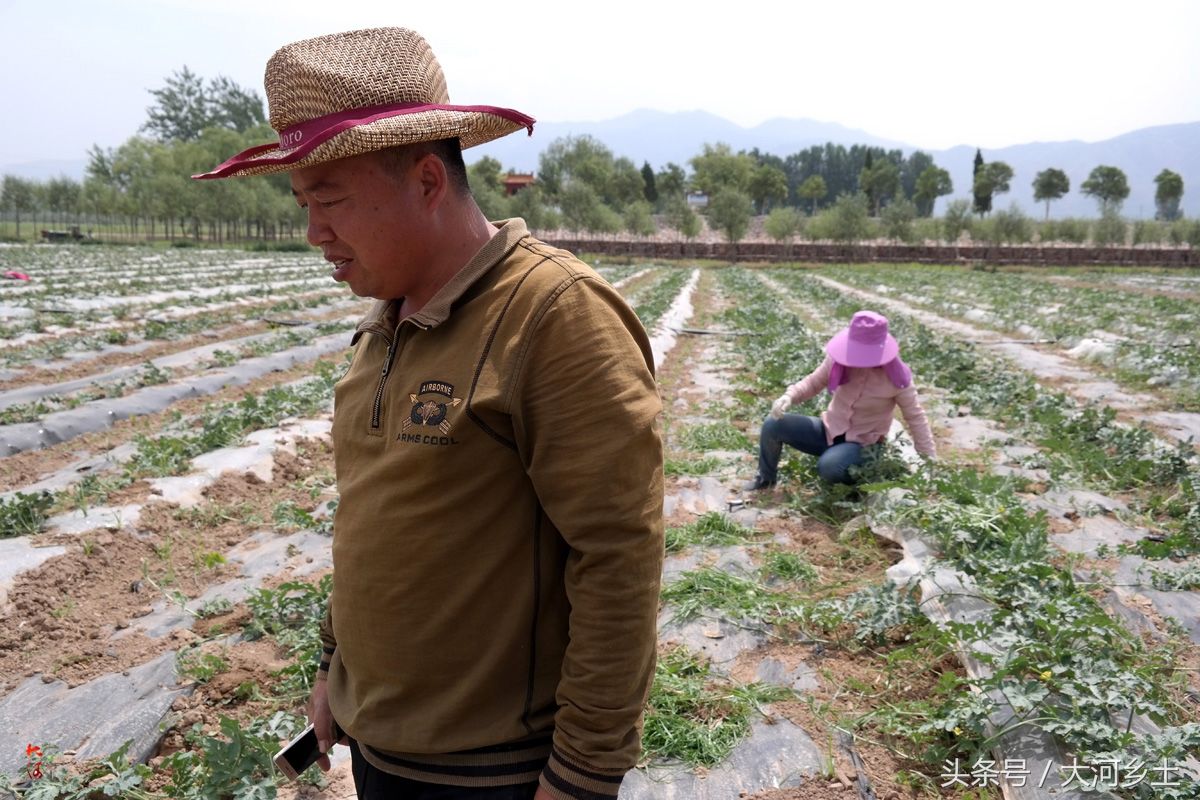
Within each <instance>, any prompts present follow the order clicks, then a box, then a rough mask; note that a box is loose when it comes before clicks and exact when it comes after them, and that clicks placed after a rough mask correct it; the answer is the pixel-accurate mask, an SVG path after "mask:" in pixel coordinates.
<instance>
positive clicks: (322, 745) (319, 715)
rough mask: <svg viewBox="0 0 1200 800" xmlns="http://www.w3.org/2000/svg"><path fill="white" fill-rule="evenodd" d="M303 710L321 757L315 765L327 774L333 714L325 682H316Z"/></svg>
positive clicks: (332, 743)
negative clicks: (310, 724)
mask: <svg viewBox="0 0 1200 800" xmlns="http://www.w3.org/2000/svg"><path fill="white" fill-rule="evenodd" d="M304 710H305V713H306V714H308V721H309V722H311V723H312V724H313V730H314V731H315V732H316V734H317V749H318V750H320V751H321V757H320V758H318V759H317V764H318V765H319V766H320V767H321V771H322V772H329V755H328V753H329V748H331V747H333V745H334V741H333V713H332V712H331V711H330V710H329V687H328V685H327V684H326V682H325V681H323V680H321V681H316V682H315V683H314V684H313V690H312V694H311V695H310V696H309V698H308V706H307V707H306V708H305V709H304ZM344 738H345V737H343V739H344Z"/></svg>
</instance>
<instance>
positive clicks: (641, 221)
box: [621, 200, 656, 236]
mask: <svg viewBox="0 0 1200 800" xmlns="http://www.w3.org/2000/svg"><path fill="white" fill-rule="evenodd" d="M652 211H653V209H652V208H651V207H650V203H649V202H647V201H646V200H635V201H634V202H632V203H630V204H629V205H627V206H625V212H624V213H623V214H622V215H621V216H622V222H623V224H624V226H625V230H627V231H629V232H630V233H632V234H633V235H634V236H650V235H651V234H653V233H654V231H655V230H656V229H655V227H654V217H653V216H652V215H651V212H652Z"/></svg>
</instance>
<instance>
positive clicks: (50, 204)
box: [0, 66, 1190, 242]
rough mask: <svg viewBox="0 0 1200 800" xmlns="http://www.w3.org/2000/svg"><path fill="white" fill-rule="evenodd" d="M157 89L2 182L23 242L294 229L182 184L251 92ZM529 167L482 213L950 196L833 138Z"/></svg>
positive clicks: (726, 228)
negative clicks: (113, 143)
mask: <svg viewBox="0 0 1200 800" xmlns="http://www.w3.org/2000/svg"><path fill="white" fill-rule="evenodd" d="M151 95H152V96H153V98H154V102H153V103H152V104H151V105H150V107H149V108H148V109H147V119H146V122H145V123H144V124H143V126H142V128H141V129H140V131H139V135H135V136H133V137H131V138H130V139H128V140H127V141H126V142H124V143H123V144H122V145H120V146H119V147H117V148H109V149H104V148H100V147H93V148H92V149H91V150H90V151H89V153H88V157H89V161H88V165H87V168H86V172H85V177H84V179H83V181H82V182H80V181H75V180H73V179H71V178H66V177H60V178H54V179H50V180H48V181H44V182H38V181H33V180H27V179H23V178H18V177H16V176H13V175H5V176H3V183H2V185H0V211H3V212H5V213H6V215H7V216H8V218H9V219H11V220H14V221H15V222H16V233H17V236H18V238H19V237H20V235H21V234H20V226H21V223H22V221H23V220H29V221H31V222H35V223H36V221H37V220H38V219H41V220H43V221H44V222H46V223H47V224H51V225H58V226H62V225H64V224H78V223H79V222H80V221H84V222H89V221H90V223H94V224H95V225H97V226H102V227H103V228H104V229H105V230H106V231H108V232H112V231H114V230H117V231H120V232H121V233H123V234H124V235H126V236H129V237H134V238H136V237H142V236H149V237H151V238H154V237H158V236H162V237H165V238H171V239H180V238H191V239H197V240H198V239H201V238H203V239H208V240H210V241H218V242H220V241H224V240H227V239H230V240H244V239H275V238H280V237H282V238H291V237H296V236H299V235H300V234H301V232H302V231H303V225H304V218H303V214H302V213H301V212H300V210H299V209H298V208H297V206H296V204H295V203H294V201H293V200H292V197H291V190H290V185H289V183H288V179H287V176H286V175H273V176H264V177H261V178H258V179H256V180H252V181H203V182H200V181H193V180H191V179H190V176H191V175H192V174H194V173H197V172H203V171H205V170H208V169H210V168H211V167H212V166H214V165H215V164H217V163H219V162H220V161H221V160H223V159H224V158H226V157H227V156H228V155H229V154H230V153H233V152H237V151H239V150H242V149H244V148H246V147H250V146H252V145H255V144H258V143H261V142H262V141H267V140H269V139H271V138H273V137H274V131H272V130H271V128H270V127H269V126H268V125H267V122H266V118H265V115H264V112H263V102H262V98H261V97H260V96H259V95H258V93H257V92H255V91H253V90H247V89H244V88H242V87H240V86H238V85H237V84H236V83H234V82H233V81H231V80H229V79H228V78H224V77H217V78H215V79H213V80H210V81H205V80H204V79H203V78H201V77H199V76H197V75H195V74H194V73H192V72H191V71H190V70H189V69H188V68H187V67H186V66H185V67H183V68H182V69H181V70H180V71H177V72H175V73H174V74H172V75H171V76H170V77H168V78H167V79H166V82H165V85H164V86H163V87H161V88H159V89H154V90H151ZM538 167H539V169H538V173H537V179H536V181H535V183H534V184H532V185H531V186H530V187H528V188H525V189H522V190H521V191H519V192H517V193H516V194H515V195H514V196H511V197H510V196H507V194H506V193H505V189H504V177H505V174H506V170H505V169H504V166H503V165H502V164H501V163H500V162H499V161H497V160H496V159H494V158H491V157H484V158H482V159H480V160H478V161H477V162H475V163H473V164H471V165H470V167H469V168H468V172H469V177H470V182H471V186H472V190H473V192H474V194H475V195H476V198H477V199H478V201H479V203H480V206H481V207H482V208H483V210H484V212H485V213H486V214H487V215H488V216H489V217H490V218H492V219H500V218H504V217H509V216H521V217H524V218H525V219H526V221H527V222H528V223H529V224H530V226H531V227H533V228H535V229H539V230H546V229H555V228H566V229H568V230H572V231H576V232H583V233H589V234H600V235H606V234H611V235H616V234H618V233H622V232H627V233H630V234H632V235H635V236H643V235H650V234H652V233H654V232H655V231H656V230H657V227H658V225H659V222H660V221H661V222H663V223H665V224H666V225H667V226H668V227H670V228H671V229H673V230H675V231H677V232H679V234H680V236H682V237H684V238H688V239H691V238H694V237H696V236H697V235H699V233H700V231H701V229H702V225H701V220H700V217H699V216H698V214H700V213H702V214H704V216H705V218H706V221H707V223H708V225H709V227H711V228H713V229H716V230H718V231H720V232H721V233H722V234H723V235H724V236H725V237H726V239H727V240H728V241H731V242H736V241H739V240H740V239H742V238H743V237H744V236H745V235H746V233H747V231H748V229H749V226H750V224H751V220H752V218H753V217H755V216H760V217H762V216H765V221H764V227H765V230H766V232H767V233H768V235H770V236H772V237H773V238H776V239H778V240H785V239H790V238H792V237H794V236H796V235H797V234H799V233H800V231H801V229H802V228H805V226H806V225H808V224H810V223H808V222H806V220H812V227H813V228H815V229H819V228H821V227H822V225H823V226H824V227H827V228H831V229H833V230H834V233H835V234H836V236H835V237H833V238H839V237H841V238H844V237H845V236H847V235H850V234H854V235H857V232H859V231H863V232H865V233H864V235H867V234H868V233H869V223H868V222H867V220H874V221H875V222H874V224H875V225H876V227H878V228H880V229H881V230H882V231H883V232H884V233H885V234H886V235H889V236H893V237H894V238H904V236H905V233H906V231H911V230H912V229H913V224H914V222H915V221H916V220H920V219H928V218H931V217H932V216H933V211H934V206H935V203H936V201H937V199H938V198H939V197H943V196H945V195H948V194H951V193H952V192H953V191H954V186H953V183H952V181H951V178H950V174H949V172H948V171H947V170H945V169H943V168H942V167H940V166H938V165H937V164H935V163H934V160H933V158H932V156H930V155H929V154H927V153H924V152H922V151H919V150H918V151H915V152H913V153H911V154H909V155H907V156H906V155H905V154H904V153H903V152H902V151H901V150H898V149H892V150H888V149H885V148H880V147H870V146H865V145H852V146H850V147H846V146H844V145H841V144H834V143H832V142H831V143H826V144H824V145H814V146H812V147H809V148H806V149H804V150H801V151H799V152H797V153H793V154H791V155H789V156H786V157H780V156H778V155H775V154H772V153H765V152H761V151H759V150H758V149H752V150H749V151H739V152H736V153H735V152H733V150H732V149H731V148H730V146H729V145H727V144H723V143H714V144H705V145H704V146H703V148H702V150H701V152H700V153H699V154H697V155H695V156H693V157H692V158H691V159H689V160H688V162H687V165H686V166H684V165H679V164H675V163H668V164H666V165H665V166H663V167H662V168H660V169H658V170H655V169H653V168H652V167H651V165H650V164H649V163H648V162H644V163H643V164H642V166H641V167H640V168H639V167H637V166H636V164H635V163H634V162H633V161H632V160H631V159H629V158H627V157H623V156H621V157H618V156H615V155H614V154H613V153H612V152H611V151H610V150H609V149H608V148H607V147H606V146H604V145H603V144H602V143H601V142H599V141H597V140H596V139H594V138H592V137H590V136H579V137H566V138H562V139H557V140H555V141H553V142H551V143H550V145H549V146H548V147H547V148H546V149H545V150H544V151H543V152H542V154H541V155H540V157H539V164H538ZM1012 177H1013V170H1012V168H1011V167H1010V166H1009V165H1008V164H1005V163H1004V162H1002V161H992V162H985V161H984V159H983V156H982V153H981V152H979V151H976V155H975V161H974V171H973V184H972V186H971V192H972V200H971V201H954V202H952V203H950V204H948V205H947V208H946V209H945V211H944V214H943V222H944V223H945V225H944V226H943V227H948V228H950V229H951V230H955V229H956V230H959V231H960V232H961V231H962V230H969V229H970V227H971V225H970V220H969V217H970V215H971V214H974V215H975V217H977V218H978V219H979V220H983V219H984V218H985V217H989V216H990V215H991V214H992V205H993V202H994V200H995V198H996V197H997V196H999V195H1002V194H1004V193H1006V192H1008V191H1009V189H1010V184H1011V181H1012ZM1155 184H1156V192H1155V204H1156V212H1157V213H1156V218H1157V219H1158V220H1162V221H1167V222H1169V221H1172V220H1176V219H1178V218H1179V217H1180V203H1181V199H1182V197H1183V189H1184V186H1183V179H1182V177H1181V176H1180V175H1178V174H1176V173H1174V172H1172V171H1170V170H1167V169H1164V170H1163V171H1162V172H1161V173H1159V175H1158V177H1157V178H1155ZM1033 188H1034V197H1035V199H1036V200H1037V201H1039V202H1045V203H1046V219H1047V221H1048V220H1049V209H1050V203H1052V202H1053V201H1055V200H1058V199H1060V198H1062V197H1063V196H1064V195H1065V194H1067V193H1068V192H1069V191H1070V188H1071V187H1070V181H1069V180H1068V178H1067V176H1066V174H1065V173H1064V172H1063V171H1062V170H1061V169H1057V168H1048V169H1046V170H1043V171H1041V172H1039V173H1037V176H1036V177H1035V178H1034V181H1033ZM1080 191H1081V192H1082V193H1083V194H1085V195H1088V196H1090V197H1093V198H1095V199H1096V201H1097V203H1098V204H1099V210H1100V216H1101V220H1104V219H1110V220H1111V219H1112V218H1113V217H1115V216H1116V215H1119V211H1120V207H1121V203H1122V202H1123V201H1124V200H1125V198H1127V197H1128V196H1129V186H1128V182H1127V179H1126V176H1125V174H1124V172H1122V171H1121V170H1120V169H1119V168H1118V167H1114V166H1109V165H1100V166H1097V167H1096V168H1095V169H1094V170H1092V172H1091V174H1090V175H1089V176H1088V178H1087V180H1085V181H1083V183H1082V185H1081V186H1080ZM964 204H966V207H965V208H964ZM698 209H699V211H698ZM1014 211H1015V209H1010V210H1009V212H1006V213H1010V214H1011V213H1012V212H1014ZM998 213H999V212H998ZM1016 213H1017V214H1019V211H1016ZM964 215H965V217H966V218H967V219H966V221H964ZM818 216H819V217H820V221H819V224H818V220H817V218H818ZM1001 223H1003V219H1001ZM997 224H998V223H996V222H993V223H992V227H993V228H994V227H996V226H997ZM1114 224H1115V223H1114ZM1189 238H1190V237H1189Z"/></svg>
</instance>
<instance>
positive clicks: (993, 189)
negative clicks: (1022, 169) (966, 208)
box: [972, 161, 1013, 213]
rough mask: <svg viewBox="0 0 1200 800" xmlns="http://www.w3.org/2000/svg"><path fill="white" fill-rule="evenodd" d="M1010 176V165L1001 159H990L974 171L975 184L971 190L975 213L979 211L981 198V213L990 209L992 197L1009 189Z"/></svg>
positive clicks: (1011, 172)
mask: <svg viewBox="0 0 1200 800" xmlns="http://www.w3.org/2000/svg"><path fill="white" fill-rule="evenodd" d="M1012 176H1013V171H1012V167H1010V166H1009V165H1008V164H1005V163H1004V162H1003V161H990V162H988V163H987V164H984V165H983V166H982V167H981V168H980V170H979V171H978V172H977V173H975V185H974V186H973V187H972V190H973V192H974V194H975V211H976V213H979V209H980V205H981V204H980V200H981V199H983V201H984V202H983V203H982V207H983V208H984V209H985V211H984V212H983V213H987V212H989V211H991V210H992V198H993V197H995V196H996V195H998V194H1004V193H1005V192H1007V191H1008V190H1009V183H1010V182H1011V181H1012Z"/></svg>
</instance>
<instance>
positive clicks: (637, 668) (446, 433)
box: [197, 28, 663, 799]
mask: <svg viewBox="0 0 1200 800" xmlns="http://www.w3.org/2000/svg"><path fill="white" fill-rule="evenodd" d="M266 91H267V99H268V103H269V106H270V118H271V125H272V127H273V128H275V130H276V131H278V133H279V141H278V142H277V143H273V144H269V145H264V146H261V147H256V148H252V149H250V150H247V151H245V152H243V153H241V154H239V155H237V156H234V157H233V158H231V159H229V160H228V161H226V162H225V163H223V164H221V165H220V166H219V167H217V168H216V169H215V170H213V171H212V172H209V173H206V174H204V175H200V176H197V177H199V178H222V177H228V176H235V175H259V174H266V173H273V172H284V171H286V172H289V173H290V175H291V182H292V190H293V193H294V194H295V196H296V199H297V201H298V202H299V204H300V205H301V206H302V207H303V208H306V209H307V211H308V238H309V241H310V242H312V244H314V245H316V246H319V247H320V248H321V249H322V251H323V252H324V255H325V258H326V259H327V260H328V261H330V262H331V263H332V264H333V278H334V280H336V281H341V282H344V283H346V284H348V285H349V287H350V288H351V290H352V291H354V293H355V294H358V295H361V296H366V297H372V298H375V299H376V300H377V301H378V302H377V303H376V304H375V306H374V308H373V310H372V311H371V312H370V313H369V314H368V315H367V317H366V319H364V320H363V321H362V323H361V324H360V325H359V326H358V329H357V331H356V332H355V334H354V338H353V344H354V348H355V349H354V358H353V361H352V363H351V365H350V368H349V370H348V372H347V373H346V375H345V377H344V378H342V380H341V381H340V382H339V383H338V386H337V389H336V399H335V408H336V412H335V415H334V422H333V443H334V460H335V464H336V469H337V480H338V488H339V492H340V503H339V505H338V508H337V513H336V516H335V518H334V530H335V534H334V540H333V563H334V589H333V595H332V597H331V601H330V611H329V613H328V615H327V616H326V619H325V622H324V625H323V627H322V640H323V643H324V655H323V657H322V659H321V663H320V666H319V669H318V672H317V682H316V685H315V689H314V691H313V694H312V698H311V700H310V704H309V715H310V718H311V719H312V720H313V722H314V723H315V725H316V729H317V732H318V738H319V740H320V746H321V749H322V752H326V751H327V750H328V748H329V746H330V745H331V744H332V741H333V737H334V732H333V731H334V728H333V724H334V721H335V720H336V723H337V725H338V726H339V727H340V728H341V730H343V731H345V733H346V734H347V739H346V740H345V741H346V742H347V743H348V744H349V745H350V747H351V755H352V767H353V772H354V778H355V783H356V785H357V787H358V794H359V797H362V798H384V797H386V798H426V797H429V798H432V797H437V798H466V797H470V798H476V797H478V798H497V799H498V798H502V797H503V798H510V797H513V798H516V797H523V798H528V797H537V798H602V797H616V795H617V791H618V788H619V787H620V784H621V779H622V776H623V775H624V774H625V772H627V771H628V770H629V769H630V768H631V767H632V766H633V765H634V764H635V763H636V760H637V757H638V752H639V728H640V724H641V710H642V706H643V704H644V702H645V697H646V694H647V691H648V687H649V684H650V681H651V678H652V676H653V671H654V655H655V644H656V633H655V615H656V612H657V607H658V592H659V580H660V573H661V568H662V551H663V529H662V443H661V438H660V434H659V429H658V416H659V413H660V411H661V406H660V402H659V397H658V392H657V387H656V384H655V380H654V374H653V361H652V357H651V351H650V345H649V342H648V340H647V337H646V334H645V331H644V330H643V329H642V327H641V325H640V323H639V321H638V319H637V317H636V315H634V313H633V312H632V311H631V310H630V308H629V306H628V305H627V304H626V303H625V302H624V300H623V299H622V298H621V297H620V295H618V294H617V292H616V291H615V290H613V289H612V287H610V286H609V285H608V284H607V283H606V282H605V281H604V280H602V279H601V278H600V277H599V276H598V275H597V274H596V273H595V272H594V271H593V270H591V269H590V268H589V267H588V266H586V265H585V264H583V263H582V262H580V261H579V260H577V259H575V258H574V257H573V256H571V255H570V254H569V253H566V252H563V251H562V250H557V249H555V248H552V247H549V246H547V245H545V244H543V243H542V242H539V241H538V240H536V239H534V238H533V237H532V236H531V235H530V234H529V231H528V230H527V229H526V227H525V224H524V222H523V221H521V220H519V219H513V220H508V221H504V222H499V223H494V224H493V223H491V222H489V221H488V220H487V219H486V218H485V217H484V216H483V214H482V212H481V211H480V210H479V207H478V206H477V205H476V203H475V201H474V200H473V198H472V197H471V194H470V190H469V189H468V187H467V181H466V170H465V167H464V165H463V159H462V153H461V148H463V147H470V146H472V145H476V144H480V143H483V142H487V141H490V140H492V139H495V138H498V137H500V136H504V135H506V134H508V133H512V132H514V131H517V130H520V129H522V128H525V129H529V130H531V131H532V127H533V120H532V119H531V118H530V117H527V116H525V115H524V114H521V113H519V112H516V111H513V110H510V109H504V108H494V107H490V106H458V105H451V104H450V102H449V98H448V96H447V91H446V84H445V80H444V78H443V76H442V71H441V68H440V66H439V65H438V62H437V60H436V59H435V58H434V55H433V52H432V51H431V50H430V48H429V46H428V44H427V43H426V42H425V40H424V39H422V38H421V37H420V36H419V35H417V34H416V33H414V32H412V31H410V30H405V29H401V28H379V29H373V30H361V31H353V32H349V33H341V34H334V35H330V36H322V37H319V38H316V39H309V40H306V41H302V42H296V43H294V44H290V45H287V46H285V47H283V48H282V49H280V50H279V51H278V52H276V53H275V55H274V56H272V58H271V60H270V61H269V62H268V64H267V70H266ZM322 766H324V767H325V768H328V761H327V760H325V761H324V762H323V764H322Z"/></svg>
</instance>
